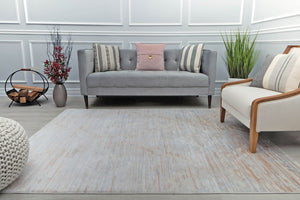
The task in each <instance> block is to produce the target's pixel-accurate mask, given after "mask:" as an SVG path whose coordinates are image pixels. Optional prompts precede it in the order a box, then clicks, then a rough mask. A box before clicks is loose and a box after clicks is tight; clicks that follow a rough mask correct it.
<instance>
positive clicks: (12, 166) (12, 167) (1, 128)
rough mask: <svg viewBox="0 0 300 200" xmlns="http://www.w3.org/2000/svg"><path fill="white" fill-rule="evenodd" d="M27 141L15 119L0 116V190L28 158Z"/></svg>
mask: <svg viewBox="0 0 300 200" xmlns="http://www.w3.org/2000/svg"><path fill="white" fill-rule="evenodd" d="M28 153H29V142H28V137H27V135H26V132H25V130H24V128H23V127H22V126H21V125H20V124H19V123H18V122H16V121H14V120H11V119H7V118H3V117H0V190H2V189H3V188H5V187H6V186H8V185H9V184H10V183H12V182H13V181H14V180H15V179H16V178H17V177H18V176H19V175H20V174H21V172H22V170H23V169H24V167H25V164H26V162H27V159H28Z"/></svg>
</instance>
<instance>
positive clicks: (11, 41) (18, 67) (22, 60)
mask: <svg viewBox="0 0 300 200" xmlns="http://www.w3.org/2000/svg"><path fill="white" fill-rule="evenodd" d="M0 43H4V44H5V43H16V44H19V45H20V47H19V49H20V51H21V66H16V68H15V69H13V70H11V69H10V70H9V71H8V75H9V74H11V73H13V72H14V71H15V70H18V69H22V68H26V59H25V50H24V42H23V40H0ZM0 50H1V49H0ZM11 59H13V58H11ZM15 59H17V58H15ZM23 77H24V79H14V81H15V82H17V83H27V81H28V80H27V77H26V74H25V73H23ZM6 78H7V77H6ZM6 78H5V79H0V83H5V81H6Z"/></svg>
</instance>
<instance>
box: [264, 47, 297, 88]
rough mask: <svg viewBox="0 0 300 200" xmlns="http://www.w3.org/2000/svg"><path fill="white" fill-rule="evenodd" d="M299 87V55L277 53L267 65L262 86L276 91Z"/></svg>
mask: <svg viewBox="0 0 300 200" xmlns="http://www.w3.org/2000/svg"><path fill="white" fill-rule="evenodd" d="M299 87H300V55H299V54H298V55H297V54H293V53H292V54H279V55H277V56H275V58H274V59H273V61H272V62H271V64H270V66H269V67H268V69H267V71H266V73H265V75H264V78H263V88H265V89H269V90H274V91H278V92H289V91H292V90H295V89H297V88H299Z"/></svg>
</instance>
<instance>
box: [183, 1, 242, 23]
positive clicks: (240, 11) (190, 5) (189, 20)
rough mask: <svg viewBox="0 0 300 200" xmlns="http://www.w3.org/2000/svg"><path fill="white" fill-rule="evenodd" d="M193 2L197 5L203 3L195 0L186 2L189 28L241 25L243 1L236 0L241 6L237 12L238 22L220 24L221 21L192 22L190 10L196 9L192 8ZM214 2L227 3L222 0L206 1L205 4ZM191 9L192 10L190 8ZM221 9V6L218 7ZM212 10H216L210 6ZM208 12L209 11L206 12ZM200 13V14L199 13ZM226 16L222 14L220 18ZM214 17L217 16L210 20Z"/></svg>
mask: <svg viewBox="0 0 300 200" xmlns="http://www.w3.org/2000/svg"><path fill="white" fill-rule="evenodd" d="M193 1H195V2H197V3H203V2H200V1H197V0H188V9H189V11H188V25H189V26H236V25H242V23H243V16H244V1H245V0H238V1H240V3H241V5H240V8H239V10H238V13H239V14H238V15H239V17H238V20H237V21H227V22H222V21H219V22H218V21H216V22H192V21H193V20H192V13H193V12H192V9H193V8H197V6H192V2H193ZM214 1H219V2H224V3H228V2H226V1H222V0H210V1H207V2H212V3H213V2H214ZM192 7H193V8H192ZM220 7H222V6H220ZM212 8H216V6H215V5H214V6H212ZM208 12H209V11H208ZM211 12H212V13H214V11H213V10H212V11H211ZM199 13H201V12H199ZM226 15H227V14H224V13H222V18H224V16H226ZM214 16H217V15H215V14H214V15H212V16H211V18H213V17H214Z"/></svg>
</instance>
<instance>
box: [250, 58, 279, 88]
mask: <svg viewBox="0 0 300 200" xmlns="http://www.w3.org/2000/svg"><path fill="white" fill-rule="evenodd" d="M274 57H275V55H267V57H266V59H265V61H264V62H263V64H262V65H261V67H260V69H259V71H258V72H257V73H256V74H255V76H254V78H253V81H252V82H251V84H250V86H251V87H259V88H263V85H262V82H263V79H264V75H265V73H266V71H267V69H268V67H269V65H270V64H271V62H272V60H273V59H274Z"/></svg>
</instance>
